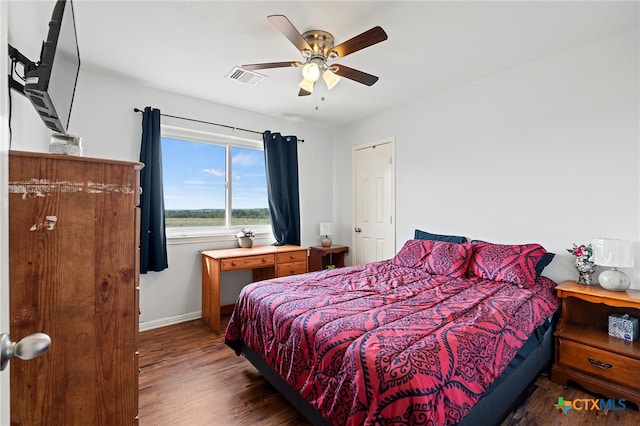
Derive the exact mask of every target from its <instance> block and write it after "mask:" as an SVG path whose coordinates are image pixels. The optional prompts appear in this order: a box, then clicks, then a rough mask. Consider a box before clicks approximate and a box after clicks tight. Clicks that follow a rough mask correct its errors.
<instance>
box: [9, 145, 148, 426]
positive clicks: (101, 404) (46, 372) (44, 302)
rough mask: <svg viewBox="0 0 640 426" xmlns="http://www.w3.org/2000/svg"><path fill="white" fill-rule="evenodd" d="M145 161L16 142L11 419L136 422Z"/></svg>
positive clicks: (22, 422)
mask: <svg viewBox="0 0 640 426" xmlns="http://www.w3.org/2000/svg"><path fill="white" fill-rule="evenodd" d="M141 168H142V164H140V163H129V162H119V161H109V160H99V159H90V158H83V157H71V156H65V155H56V154H41V153H27V152H17V151H11V152H10V154H9V226H10V231H9V280H10V281H9V294H10V335H11V337H12V339H13V340H14V341H18V340H20V339H22V338H23V337H25V336H27V335H29V334H32V333H35V332H43V333H46V334H48V335H49V336H50V337H51V340H52V343H51V347H50V348H49V351H48V352H47V353H46V354H44V355H43V356H42V357H40V358H36V359H33V360H30V361H23V360H21V359H18V358H15V357H14V358H13V359H12V360H11V365H10V372H11V376H10V378H11V424H12V425H35V424H42V425H44V424H46V425H131V424H137V422H138V420H137V416H138V353H137V350H138V323H139V311H138V279H139V262H138V258H139V248H138V247H139V243H138V241H139V231H138V228H139V225H138V224H139V213H138V209H137V207H136V206H137V205H138V203H139V187H140V184H139V173H140V169H141Z"/></svg>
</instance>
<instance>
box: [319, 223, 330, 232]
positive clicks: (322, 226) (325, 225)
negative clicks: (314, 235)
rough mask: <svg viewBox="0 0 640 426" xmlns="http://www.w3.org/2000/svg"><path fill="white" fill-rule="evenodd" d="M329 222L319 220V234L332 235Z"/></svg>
mask: <svg viewBox="0 0 640 426" xmlns="http://www.w3.org/2000/svg"><path fill="white" fill-rule="evenodd" d="M332 228H333V226H332V225H331V222H320V235H333V229H332Z"/></svg>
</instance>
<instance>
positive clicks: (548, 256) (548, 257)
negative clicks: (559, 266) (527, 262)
mask: <svg viewBox="0 0 640 426" xmlns="http://www.w3.org/2000/svg"><path fill="white" fill-rule="evenodd" d="M555 255H556V254H555V253H549V252H547V253H545V254H543V255H542V259H540V261H539V262H538V264H537V265H536V279H537V278H538V277H540V275H542V271H543V270H544V268H546V267H547V265H549V264H550V263H551V261H552V260H553V258H554V256H555Z"/></svg>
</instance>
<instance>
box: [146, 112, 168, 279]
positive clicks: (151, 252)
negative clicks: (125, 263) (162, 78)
mask: <svg viewBox="0 0 640 426" xmlns="http://www.w3.org/2000/svg"><path fill="white" fill-rule="evenodd" d="M140 162H141V163H144V168H143V169H142V171H141V172H140V186H141V188H142V195H141V197H140V273H142V274H146V273H147V271H162V270H163V269H167V268H168V267H169V265H168V263H167V238H166V235H165V227H164V194H163V189H162V147H161V145H160V110H159V109H152V108H151V107H146V108H145V109H144V112H143V113H142V143H141V145H140Z"/></svg>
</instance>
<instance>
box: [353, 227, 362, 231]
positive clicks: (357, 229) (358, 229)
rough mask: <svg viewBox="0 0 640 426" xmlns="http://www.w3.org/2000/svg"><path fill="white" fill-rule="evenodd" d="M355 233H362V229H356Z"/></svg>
mask: <svg viewBox="0 0 640 426" xmlns="http://www.w3.org/2000/svg"><path fill="white" fill-rule="evenodd" d="M354 231H356V232H362V229H360V228H358V227H356V229H354Z"/></svg>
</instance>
